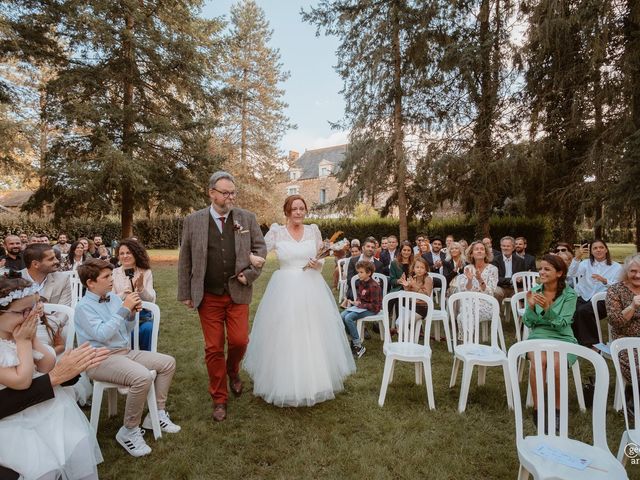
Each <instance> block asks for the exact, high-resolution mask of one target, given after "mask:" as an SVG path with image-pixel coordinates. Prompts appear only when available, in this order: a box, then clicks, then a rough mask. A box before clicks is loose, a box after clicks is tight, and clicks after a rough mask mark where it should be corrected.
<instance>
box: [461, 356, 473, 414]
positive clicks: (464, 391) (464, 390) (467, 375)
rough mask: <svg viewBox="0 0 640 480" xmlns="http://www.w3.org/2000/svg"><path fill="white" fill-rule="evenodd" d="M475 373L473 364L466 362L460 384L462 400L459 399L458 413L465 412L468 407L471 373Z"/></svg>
mask: <svg viewBox="0 0 640 480" xmlns="http://www.w3.org/2000/svg"><path fill="white" fill-rule="evenodd" d="M472 373H473V365H471V364H470V363H469V362H464V365H463V366H462V382H461V384H460V400H459V401H458V413H463V412H464V411H465V409H466V408H467V397H468V396H469V387H470V386H471V375H472Z"/></svg>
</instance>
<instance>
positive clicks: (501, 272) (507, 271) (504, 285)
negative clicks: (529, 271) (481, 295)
mask: <svg viewBox="0 0 640 480" xmlns="http://www.w3.org/2000/svg"><path fill="white" fill-rule="evenodd" d="M515 246H516V241H515V239H514V238H513V237H509V236H507V237H502V238H501V239H500V250H501V253H500V254H498V255H496V256H494V258H493V262H491V263H493V265H495V266H496V267H497V268H498V286H497V288H496V289H495V291H494V292H493V296H494V297H496V300H498V303H502V300H504V299H505V298H509V297H512V296H513V294H514V291H513V285H512V283H511V277H512V276H513V274H514V273H517V272H524V270H525V268H524V260H523V259H522V258H520V257H519V256H518V255H514V254H513V251H514V249H515Z"/></svg>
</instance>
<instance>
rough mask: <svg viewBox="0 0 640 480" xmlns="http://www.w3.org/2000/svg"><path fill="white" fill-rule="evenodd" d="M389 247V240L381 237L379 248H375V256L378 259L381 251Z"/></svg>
mask: <svg viewBox="0 0 640 480" xmlns="http://www.w3.org/2000/svg"><path fill="white" fill-rule="evenodd" d="M388 248H389V242H388V240H387V237H382V240H380V248H376V254H375V257H376V258H377V259H378V260H380V254H382V252H384V251H386V250H388Z"/></svg>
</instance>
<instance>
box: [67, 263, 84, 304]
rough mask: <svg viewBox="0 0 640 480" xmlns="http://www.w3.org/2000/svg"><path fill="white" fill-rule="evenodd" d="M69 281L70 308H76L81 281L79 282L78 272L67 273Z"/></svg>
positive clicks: (79, 297)
mask: <svg viewBox="0 0 640 480" xmlns="http://www.w3.org/2000/svg"><path fill="white" fill-rule="evenodd" d="M69 283H70V284H71V308H76V305H77V304H78V302H79V301H80V299H81V298H82V282H80V277H79V276H78V272H76V271H73V272H70V273H69Z"/></svg>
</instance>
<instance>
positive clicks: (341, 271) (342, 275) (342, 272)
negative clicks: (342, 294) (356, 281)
mask: <svg viewBox="0 0 640 480" xmlns="http://www.w3.org/2000/svg"><path fill="white" fill-rule="evenodd" d="M349 260H350V259H349V258H341V259H340V260H338V280H339V281H340V282H342V281H344V280H346V279H347V267H348V266H349Z"/></svg>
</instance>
